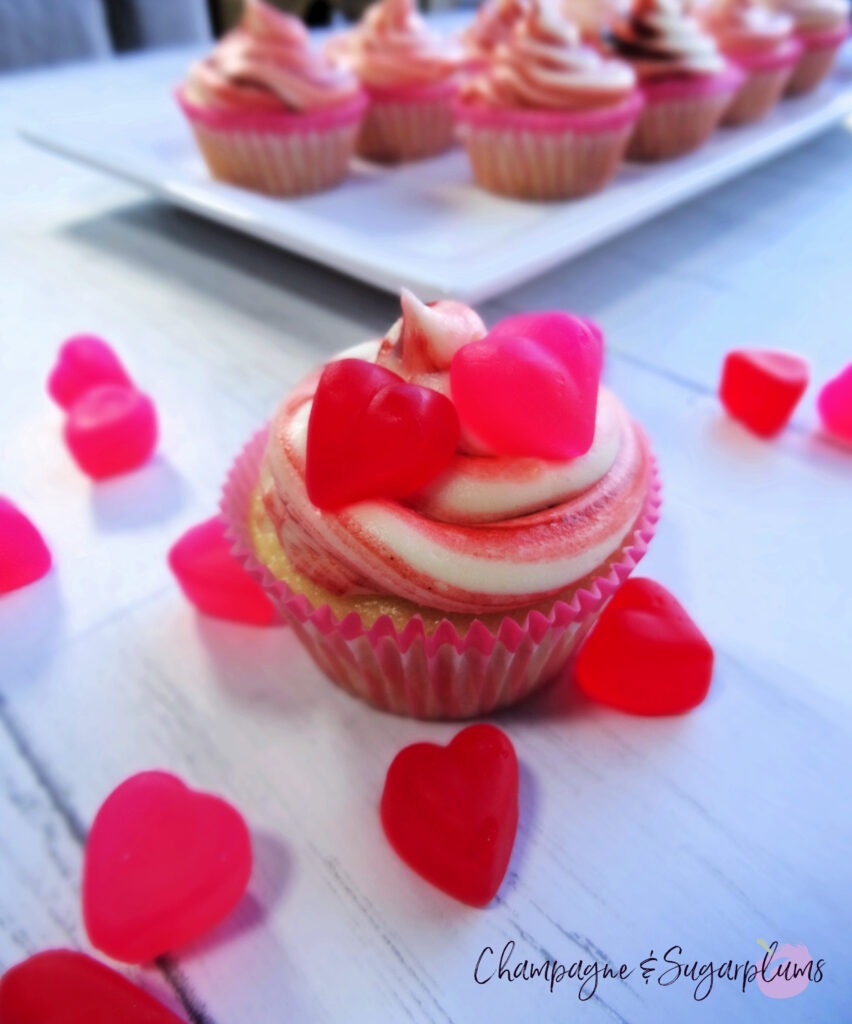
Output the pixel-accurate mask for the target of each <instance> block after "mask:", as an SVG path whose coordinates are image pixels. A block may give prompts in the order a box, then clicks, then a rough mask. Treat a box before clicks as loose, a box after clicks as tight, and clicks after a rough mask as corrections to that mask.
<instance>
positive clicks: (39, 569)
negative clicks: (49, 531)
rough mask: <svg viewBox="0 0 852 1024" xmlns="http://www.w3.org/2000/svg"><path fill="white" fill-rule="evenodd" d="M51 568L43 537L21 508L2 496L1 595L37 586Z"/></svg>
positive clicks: (0, 524)
mask: <svg viewBox="0 0 852 1024" xmlns="http://www.w3.org/2000/svg"><path fill="white" fill-rule="evenodd" d="M50 566H51V557H50V551H49V550H48V547H47V545H46V544H45V542H44V539H43V538H42V535H41V534H40V533H39V532H38V530H37V529H36V528H35V526H33V524H32V523H31V522H30V520H29V519H28V518H27V517H26V516H25V515H24V513H23V512H22V511H21V510H20V509H19V508H17V507H16V506H15V505H13V504H12V502H11V501H7V499H6V498H2V497H0V594H6V593H8V592H9V591H10V590H17V589H18V588H19V587H25V586H26V585H27V584H28V583H35V581H36V580H40V579H41V578H42V576H44V575H45V573H47V572H48V571H49V569H50Z"/></svg>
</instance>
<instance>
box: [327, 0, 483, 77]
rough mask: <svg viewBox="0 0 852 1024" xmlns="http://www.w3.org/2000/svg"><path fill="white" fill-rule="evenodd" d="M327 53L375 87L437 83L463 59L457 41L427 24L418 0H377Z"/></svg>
mask: <svg viewBox="0 0 852 1024" xmlns="http://www.w3.org/2000/svg"><path fill="white" fill-rule="evenodd" d="M326 53H328V55H329V56H330V57H331V58H332V59H333V60H334V61H336V62H337V64H338V65H339V66H341V67H344V68H348V69H349V70H351V71H352V72H353V73H354V74H355V75H356V76H357V77H358V79H359V80H360V81H361V82H362V83H363V84H364V85H366V86H369V87H372V88H374V89H387V88H397V87H410V86H428V85H435V84H437V83H439V82H442V81H445V80H447V79H450V78H451V77H452V76H453V75H455V74H456V72H457V71H458V70H459V69H460V68H461V66H462V64H463V61H464V54H463V52H462V49H461V46H460V45H459V44H458V43H456V42H455V41H454V40H451V39H446V38H443V37H442V36H439V35H437V34H436V33H434V32H431V31H430V30H429V29H428V28H427V27H426V22H425V21H424V20H423V18H422V17H421V16H420V15H419V14H418V13H417V8H416V7H415V4H414V0H378V2H377V3H374V4H372V5H371V6H370V7H368V8H367V11H366V12H365V14H364V16H363V17H362V19H361V21H360V22H359V23H358V25H356V26H355V28H353V29H351V30H350V31H349V32H345V33H342V34H340V35H338V36H335V37H333V38H332V39H331V40H330V41H329V43H328V45H327V47H326Z"/></svg>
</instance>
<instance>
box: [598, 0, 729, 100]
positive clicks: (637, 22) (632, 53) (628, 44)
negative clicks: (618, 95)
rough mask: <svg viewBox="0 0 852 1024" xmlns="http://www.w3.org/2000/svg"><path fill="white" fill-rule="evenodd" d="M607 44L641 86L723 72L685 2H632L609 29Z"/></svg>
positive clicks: (710, 39)
mask: <svg viewBox="0 0 852 1024" xmlns="http://www.w3.org/2000/svg"><path fill="white" fill-rule="evenodd" d="M609 42H610V44H611V46H612V49H613V51H614V52H615V53H616V54H617V56H619V57H621V58H623V59H624V60H626V61H629V62H630V64H631V66H632V67H633V68H634V69H635V70H636V73H637V75H638V76H639V78H640V80H642V81H643V82H644V81H650V80H653V79H657V78H669V77H672V76H681V75H685V76H700V75H717V74H720V73H721V72H722V71H724V70H725V60H724V58H723V57H722V55H721V54H720V53H719V49H718V47H717V46H716V42H715V40H714V39H713V37H712V36H711V35H710V34H709V33H708V32H706V31H705V30H704V29H703V28H702V26H701V25H700V24H699V22H698V21H697V19H696V18H695V17H694V16H693V14H692V13H691V8H690V7H689V6H688V5H687V3H686V2H685V0H636V2H635V3H634V5H633V8H632V9H631V11H630V14H629V15H628V16H626V17H624V18H620V19H619V20H618V21H616V23H615V24H614V25H613V27H612V29H611V31H610V33H609Z"/></svg>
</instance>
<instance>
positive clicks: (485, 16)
mask: <svg viewBox="0 0 852 1024" xmlns="http://www.w3.org/2000/svg"><path fill="white" fill-rule="evenodd" d="M527 6H528V0H485V3H484V4H481V5H480V7H478V8H477V11H476V16H475V18H474V19H473V21H472V22H471V24H470V25H468V27H467V28H466V29H465V30H464V32H462V34H461V42H462V45H463V46H464V48H465V50H466V52H467V54H468V56H469V57H471V58H473V59H474V60H477V61H484V60H487V58H488V57H490V55H491V54H492V53H493V52H494V50H495V49H496V48H497V47H498V46H499V45H500V43H504V42H505V41H506V40H507V39H508V38H509V36H510V35H511V32H512V29H513V28H514V26H515V23H516V22H517V21H518V20H519V19H520V18H521V17H522V16H523V14H524V13H525V11H526V10H527Z"/></svg>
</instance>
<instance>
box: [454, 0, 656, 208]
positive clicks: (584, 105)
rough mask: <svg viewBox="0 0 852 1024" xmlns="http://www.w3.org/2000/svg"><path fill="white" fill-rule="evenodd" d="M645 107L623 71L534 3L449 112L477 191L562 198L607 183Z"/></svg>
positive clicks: (549, 7) (551, 9)
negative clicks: (455, 122) (471, 170)
mask: <svg viewBox="0 0 852 1024" xmlns="http://www.w3.org/2000/svg"><path fill="white" fill-rule="evenodd" d="M641 106H642V97H641V95H640V94H639V92H638V91H637V88H636V76H635V74H634V73H633V71H632V70H631V68H630V67H629V66H628V65H627V64H625V63H624V62H623V61H620V60H614V59H612V58H609V57H605V56H603V55H601V54H600V53H598V52H597V51H596V50H595V49H593V48H591V47H589V46H586V45H584V44H583V43H582V42H581V39H580V33H579V31H578V29H577V27H576V26H575V25H574V24H573V23H572V22H569V21H567V20H566V19H565V18H564V17H563V16H562V14H561V12H560V11H559V9H558V8H557V7H556V5H555V4H551V3H547V2H544V0H532V2H531V3H530V5H529V7H528V9H527V10H526V11H525V12H524V14H523V15H522V16H521V18H519V19H518V21H517V22H516V23H515V25H514V27H513V28H512V31H511V33H510V34H509V36H508V38H507V39H506V40H505V42H503V43H501V44H499V45H498V46H497V47H496V48H495V50H494V52H493V53H492V55H491V58H490V60H489V62H488V66H487V67H486V68H485V69H484V70H483V71H482V72H481V73H480V74H478V75H476V76H475V77H473V78H472V79H470V80H469V81H467V82H466V83H465V84H464V85H463V87H462V89H461V93H460V96H459V99H458V101H457V103H456V108H455V110H456V120H457V123H458V125H459V135H460V138H461V140H462V142H463V143H464V145H465V147H466V149H467V152H468V156H469V158H470V163H471V167H472V169H473V176H474V178H475V180H476V182H477V184H478V185H480V186H481V187H482V188H485V189H488V190H489V191H491V192H497V193H499V194H501V195H507V196H513V197H516V198H523V199H567V198H571V197H574V196H581V195H586V194H588V193H590V192H595V191H597V190H598V189H600V188H603V186H604V185H605V184H606V183H607V182H608V181H609V180H610V178H611V177H612V176H613V174H614V173H615V171H616V169H617V167H618V164H619V162H620V161H621V158H622V155H623V153H624V149H625V146H626V144H627V140H628V138H629V136H630V133H631V131H632V130H633V126H634V124H635V123H636V119H637V117H638V116H639V111H640V109H641Z"/></svg>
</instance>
